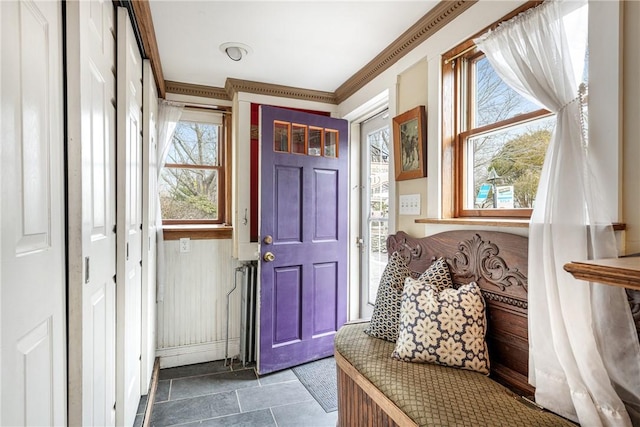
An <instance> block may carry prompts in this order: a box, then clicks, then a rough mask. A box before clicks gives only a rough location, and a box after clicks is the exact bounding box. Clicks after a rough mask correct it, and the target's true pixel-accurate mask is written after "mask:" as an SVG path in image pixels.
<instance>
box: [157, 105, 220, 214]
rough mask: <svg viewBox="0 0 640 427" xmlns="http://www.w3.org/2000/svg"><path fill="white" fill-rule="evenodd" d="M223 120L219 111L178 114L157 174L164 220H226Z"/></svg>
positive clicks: (189, 111) (186, 111) (188, 111)
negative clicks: (159, 171)
mask: <svg viewBox="0 0 640 427" xmlns="http://www.w3.org/2000/svg"><path fill="white" fill-rule="evenodd" d="M224 121H225V120H224V116H223V115H222V114H220V113H213V112H207V111H194V110H185V112H184V113H183V114H182V117H181V120H180V122H178V124H177V126H176V130H175V133H174V135H173V140H172V142H171V146H170V148H169V151H168V154H167V157H166V162H165V165H164V168H163V169H162V171H161V174H160V182H159V191H160V205H161V208H162V219H163V223H164V224H223V223H225V222H227V221H226V210H225V209H226V203H225V202H226V198H227V194H226V181H227V176H226V175H227V173H226V172H227V170H226V169H227V168H226V167H225V166H226V154H227V153H226V147H227V144H226V135H225V127H224Z"/></svg>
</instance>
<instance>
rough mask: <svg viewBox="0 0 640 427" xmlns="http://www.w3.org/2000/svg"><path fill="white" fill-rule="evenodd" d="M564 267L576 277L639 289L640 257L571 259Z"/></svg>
mask: <svg viewBox="0 0 640 427" xmlns="http://www.w3.org/2000/svg"><path fill="white" fill-rule="evenodd" d="M564 269H565V270H566V271H568V272H569V273H571V274H572V275H573V277H575V278H576V279H580V280H587V281H589V282H598V283H604V284H607V285H613V286H620V287H623V288H627V289H635V290H640V257H628V258H606V259H598V260H593V261H573V262H570V263H568V264H565V265H564Z"/></svg>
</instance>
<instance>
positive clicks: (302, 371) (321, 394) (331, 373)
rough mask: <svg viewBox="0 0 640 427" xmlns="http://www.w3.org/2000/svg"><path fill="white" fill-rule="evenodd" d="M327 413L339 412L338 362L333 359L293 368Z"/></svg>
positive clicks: (329, 358)
mask: <svg viewBox="0 0 640 427" xmlns="http://www.w3.org/2000/svg"><path fill="white" fill-rule="evenodd" d="M291 370H292V371H293V373H294V374H296V376H297V377H298V379H299V380H300V382H301V383H302V385H304V386H305V387H306V388H307V390H309V393H311V395H312V396H313V397H314V399H316V401H317V402H318V403H319V404H320V406H322V409H324V411H325V412H333V411H337V410H338V384H337V381H336V361H335V359H334V358H333V357H327V358H326V359H320V360H316V361H315V362H309V363H305V364H304V365H300V366H296V367H294V368H291Z"/></svg>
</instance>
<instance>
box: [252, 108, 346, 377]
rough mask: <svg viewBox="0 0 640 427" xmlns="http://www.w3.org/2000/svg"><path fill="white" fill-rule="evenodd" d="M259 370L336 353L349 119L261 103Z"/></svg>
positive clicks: (342, 307) (342, 311) (342, 298)
mask: <svg viewBox="0 0 640 427" xmlns="http://www.w3.org/2000/svg"><path fill="white" fill-rule="evenodd" d="M260 114H261V118H260V127H261V136H260V140H261V143H260V151H261V176H260V256H261V261H260V305H259V310H260V312H259V316H258V321H259V325H258V331H259V352H258V372H259V373H260V374H266V373H269V372H273V371H278V370H281V369H285V368H289V367H291V366H296V365H299V364H301V363H305V362H309V361H312V360H316V359H319V358H322V357H326V356H330V355H331V354H333V337H334V335H335V333H336V331H337V330H338V328H339V327H340V326H342V324H343V323H344V322H345V321H346V316H347V190H348V187H347V185H348V184H347V167H348V166H347V165H348V163H347V155H348V150H347V140H348V139H347V131H348V126H347V122H346V121H345V120H339V119H332V118H329V117H323V116H318V115H313V114H307V113H302V112H298V111H291V110H286V109H281V108H276V107H267V106H262V107H261V110H260Z"/></svg>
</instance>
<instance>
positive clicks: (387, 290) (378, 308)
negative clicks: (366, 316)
mask: <svg viewBox="0 0 640 427" xmlns="http://www.w3.org/2000/svg"><path fill="white" fill-rule="evenodd" d="M409 275H410V271H409V267H407V263H406V261H405V260H404V258H403V257H402V256H401V255H400V254H399V253H398V252H394V253H393V254H391V257H390V258H389V262H388V263H387V266H386V267H385V269H384V272H383V273H382V277H381V278H380V285H379V286H378V295H377V296H376V304H375V306H374V307H373V314H372V316H371V322H369V327H368V328H367V329H365V331H364V332H365V333H367V334H369V335H371V336H372V337H376V338H381V339H383V340H387V341H391V342H396V339H397V338H398V318H399V316H400V301H401V299H402V287H403V284H404V280H405V279H406V278H407V277H409Z"/></svg>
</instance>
